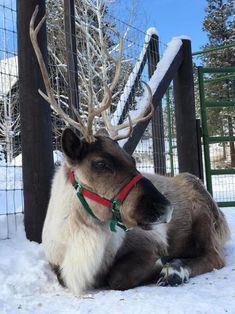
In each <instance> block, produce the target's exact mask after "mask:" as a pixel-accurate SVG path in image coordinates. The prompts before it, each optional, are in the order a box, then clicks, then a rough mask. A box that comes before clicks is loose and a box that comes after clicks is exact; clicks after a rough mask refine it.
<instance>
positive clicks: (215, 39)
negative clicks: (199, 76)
mask: <svg viewBox="0 0 235 314" xmlns="http://www.w3.org/2000/svg"><path fill="white" fill-rule="evenodd" d="M205 12H206V16H205V19H204V21H203V30H204V31H206V32H207V35H208V43H207V44H206V45H205V46H204V47H203V49H205V50H206V49H211V48H216V47H218V46H224V45H228V44H231V43H233V42H234V41H235V19H234V14H235V8H234V0H207V7H206V9H205ZM203 61H204V66H207V67H215V68H224V67H235V48H234V47H232V48H226V49H221V50H218V51H211V52H208V53H206V54H205V55H204V56H203ZM206 79H207V80H206V83H205V95H206V98H207V100H213V101H219V100H225V101H229V100H230V101H231V100H233V101H234V100H235V77H234V74H232V73H221V74H218V73H217V74H212V75H208V76H207V77H206ZM208 119H209V121H208V127H209V132H210V135H213V136H223V135H229V136H233V135H234V133H235V127H234V123H235V108H234V107H230V108H220V107H219V108H213V109H209V110H208ZM230 156H231V166H232V167H235V147H234V142H230Z"/></svg>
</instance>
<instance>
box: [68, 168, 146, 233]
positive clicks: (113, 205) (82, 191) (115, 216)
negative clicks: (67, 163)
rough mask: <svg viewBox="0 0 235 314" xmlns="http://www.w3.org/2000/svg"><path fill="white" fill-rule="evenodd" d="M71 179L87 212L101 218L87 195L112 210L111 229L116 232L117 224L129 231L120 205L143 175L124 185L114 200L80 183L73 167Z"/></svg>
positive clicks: (70, 170)
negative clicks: (124, 222)
mask: <svg viewBox="0 0 235 314" xmlns="http://www.w3.org/2000/svg"><path fill="white" fill-rule="evenodd" d="M68 174H69V179H70V182H71V184H72V185H73V187H74V189H75V190H76V194H77V197H78V198H79V200H80V202H81V203H82V205H83V207H84V209H85V210H86V212H87V213H88V214H89V215H91V216H92V217H93V218H95V219H97V220H99V219H98V218H97V217H96V216H95V214H94V213H93V211H92V209H91V208H90V206H89V205H88V203H87V201H86V199H85V197H87V198H89V199H91V200H93V201H95V202H97V203H99V204H102V205H103V206H106V207H108V208H110V210H111V211H112V219H111V221H110V230H111V231H113V232H116V226H118V227H120V228H122V229H123V230H124V231H127V227H126V226H125V225H124V224H123V222H122V217H121V213H120V209H119V207H120V206H121V205H122V204H123V202H124V200H125V198H126V197H127V195H128V193H129V192H130V190H131V189H132V188H133V187H134V186H135V185H136V184H137V182H139V181H140V180H141V179H142V178H143V177H142V175H137V176H135V177H134V178H133V179H132V180H131V181H130V182H129V183H127V185H125V186H124V188H123V189H122V190H121V192H120V193H119V194H118V196H116V197H114V198H113V199H112V200H108V199H106V198H104V197H101V196H99V195H98V194H96V193H94V192H93V191H91V190H90V189H89V188H87V187H84V186H82V185H81V184H79V183H78V182H77V181H76V179H75V177H74V173H73V171H72V169H71V168H69V171H68Z"/></svg>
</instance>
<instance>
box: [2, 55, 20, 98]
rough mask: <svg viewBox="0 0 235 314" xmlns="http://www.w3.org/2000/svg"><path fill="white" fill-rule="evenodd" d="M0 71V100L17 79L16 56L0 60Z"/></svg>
mask: <svg viewBox="0 0 235 314" xmlns="http://www.w3.org/2000/svg"><path fill="white" fill-rule="evenodd" d="M0 73H1V75H0V100H3V99H4V97H5V96H6V95H7V94H8V93H9V91H10V90H11V89H12V87H13V86H14V85H15V83H16V82H17V80H18V57H17V56H15V57H11V58H7V59H2V60H0Z"/></svg>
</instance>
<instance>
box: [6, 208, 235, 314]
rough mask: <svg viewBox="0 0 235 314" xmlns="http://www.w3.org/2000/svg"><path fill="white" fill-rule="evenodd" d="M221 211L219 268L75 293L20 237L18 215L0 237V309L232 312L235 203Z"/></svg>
mask: <svg viewBox="0 0 235 314" xmlns="http://www.w3.org/2000/svg"><path fill="white" fill-rule="evenodd" d="M223 211H224V212H225V214H226V217H227V219H228V222H229V225H230V228H231V231H232V239H231V240H230V241H229V242H228V243H227V244H226V247H225V254H226V263H227V265H226V267H224V268H223V269H221V270H215V271H213V272H211V273H207V274H204V275H201V276H198V277H196V278H191V279H190V282H189V283H187V284H185V285H183V286H180V287H157V286H156V285H155V284H152V285H148V286H143V287H138V288H135V289H130V290H127V291H123V292H122V291H111V290H95V291H88V293H87V294H85V295H81V296H79V297H75V296H73V295H72V294H71V293H70V292H69V291H68V290H67V289H65V288H63V287H61V286H60V285H59V284H58V282H57V279H56V277H55V275H54V273H53V272H52V271H51V270H50V268H49V266H48V263H47V261H46V259H45V257H44V254H43V251H42V247H41V245H39V244H37V243H34V242H30V241H28V240H26V238H25V233H24V229H23V223H22V219H23V217H22V215H20V216H18V217H17V220H18V221H17V225H18V230H17V233H16V235H15V236H14V237H13V238H12V239H10V240H2V241H0V252H4V254H1V259H0V282H1V294H0V313H1V314H15V313H22V314H23V313H24V314H26V313H57V314H59V313H63V314H64V313H69V314H73V313H82V314H86V313H95V314H99V313H102V314H104V313H109V312H111V313H112V314H115V313H117V314H119V313H122V314H125V313H133V312H135V313H136V314H138V313H141V314H144V313H148V314H151V313H159V314H161V313H174V314H177V313H185V314H187V313H189V314H191V313H206V314H209V313H213V314H222V313H235V289H234V288H235V285H234V282H235V208H227V209H223Z"/></svg>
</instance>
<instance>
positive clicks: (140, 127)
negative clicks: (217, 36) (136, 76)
mask: <svg viewBox="0 0 235 314" xmlns="http://www.w3.org/2000/svg"><path fill="white" fill-rule="evenodd" d="M182 61H183V49H182V47H181V48H180V50H179V51H178V53H177V55H176V56H175V58H174V60H173V61H172V63H171V65H170V67H169V68H168V70H167V71H166V73H165V75H164V77H163V79H162V81H161V82H160V83H159V85H158V87H157V89H156V92H155V93H154V95H153V104H154V106H155V109H156V107H157V104H159V102H160V101H161V99H162V97H163V96H164V94H165V93H166V90H167V88H168V87H169V85H170V82H171V81H172V80H173V78H174V76H175V75H176V72H177V71H178V69H179V67H180V65H181V63H182ZM148 124H149V121H145V122H140V123H138V124H137V125H136V126H135V127H134V129H133V133H132V137H131V138H129V139H128V141H127V142H126V143H125V144H124V146H123V148H124V149H125V150H126V151H127V152H128V153H129V154H132V153H133V152H134V150H135V148H136V146H137V145H138V143H139V141H140V139H141V137H142V135H143V134H144V131H145V129H146V127H147V126H148Z"/></svg>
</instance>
